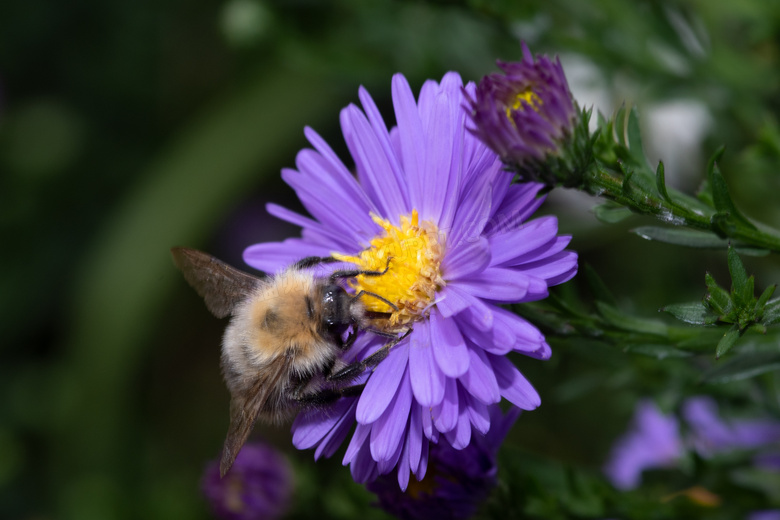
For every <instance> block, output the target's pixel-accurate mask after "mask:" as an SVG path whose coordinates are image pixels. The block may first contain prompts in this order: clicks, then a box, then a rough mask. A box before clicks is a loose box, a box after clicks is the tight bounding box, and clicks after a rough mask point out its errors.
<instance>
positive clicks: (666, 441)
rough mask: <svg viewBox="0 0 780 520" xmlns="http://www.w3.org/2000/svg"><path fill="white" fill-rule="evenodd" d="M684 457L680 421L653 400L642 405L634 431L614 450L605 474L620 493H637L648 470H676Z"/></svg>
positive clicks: (641, 403)
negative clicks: (633, 491)
mask: <svg viewBox="0 0 780 520" xmlns="http://www.w3.org/2000/svg"><path fill="white" fill-rule="evenodd" d="M683 454H684V449H683V444H682V440H681V439H680V428H679V424H678V423H677V419H675V418H674V417H671V416H666V415H664V414H662V413H661V411H660V410H659V409H658V407H657V406H656V405H655V404H654V403H653V402H652V401H650V400H643V401H641V402H640V403H639V405H638V406H637V408H636V412H635V413H634V419H633V423H632V427H631V429H630V430H629V432H628V433H626V434H625V435H624V436H623V437H621V438H620V439H619V440H618V441H617V442H616V443H615V445H614V447H613V448H612V453H611V454H610V457H609V461H608V462H607V464H606V466H605V468H604V472H605V473H606V474H607V477H608V478H609V479H610V481H612V484H613V485H614V486H615V487H616V488H618V489H624V490H627V489H633V488H635V487H637V486H638V485H639V483H640V482H641V480H642V472H643V471H644V470H646V469H659V468H672V467H675V466H676V465H677V461H678V459H679V458H680V457H682V455H683Z"/></svg>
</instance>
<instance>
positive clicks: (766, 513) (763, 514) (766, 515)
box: [747, 509, 780, 520]
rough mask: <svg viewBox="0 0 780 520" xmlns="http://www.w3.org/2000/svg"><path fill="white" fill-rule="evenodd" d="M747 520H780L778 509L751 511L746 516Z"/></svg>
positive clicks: (779, 510)
mask: <svg viewBox="0 0 780 520" xmlns="http://www.w3.org/2000/svg"><path fill="white" fill-rule="evenodd" d="M747 520H780V509H765V510H763V511H753V512H752V513H750V514H749V515H748V517H747Z"/></svg>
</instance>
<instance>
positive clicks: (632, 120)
mask: <svg viewBox="0 0 780 520" xmlns="http://www.w3.org/2000/svg"><path fill="white" fill-rule="evenodd" d="M626 131H627V134H626V138H627V139H628V151H629V152H630V153H631V158H632V160H633V161H634V164H635V165H636V166H637V167H638V168H639V169H640V171H642V172H644V170H646V169H647V160H646V159H645V152H644V148H643V147H642V132H641V130H640V128H639V111H638V110H637V108H636V106H633V107H631V110H630V111H629V113H628V126H627V128H626Z"/></svg>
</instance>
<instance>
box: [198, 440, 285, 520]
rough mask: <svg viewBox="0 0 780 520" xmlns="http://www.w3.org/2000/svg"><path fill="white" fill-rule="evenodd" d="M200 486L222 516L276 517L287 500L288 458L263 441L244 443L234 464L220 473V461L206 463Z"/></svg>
mask: <svg viewBox="0 0 780 520" xmlns="http://www.w3.org/2000/svg"><path fill="white" fill-rule="evenodd" d="M201 489H202V491H203V494H204V495H205V497H206V499H207V500H208V502H209V504H210V505H211V509H212V511H214V515H215V516H216V517H217V518H220V519H222V520H261V519H264V520H265V519H268V520H272V519H274V518H279V517H280V516H282V515H283V514H284V513H285V512H286V510H287V508H288V506H289V502H290V497H291V495H292V492H293V476H292V469H291V468H290V465H289V463H288V462H287V459H286V458H285V457H284V455H282V454H281V453H279V452H278V451H277V450H275V449H273V448H272V447H270V446H267V445H265V444H259V443H255V444H246V445H245V446H244V447H243V448H242V450H241V452H240V453H239V454H238V457H236V461H235V463H234V464H233V468H232V469H231V470H230V472H228V474H227V475H225V478H220V477H219V462H218V461H213V462H211V463H209V465H208V467H207V468H206V471H205V472H204V474H203V480H202V481H201Z"/></svg>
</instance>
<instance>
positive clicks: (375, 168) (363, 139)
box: [337, 105, 409, 215]
mask: <svg viewBox="0 0 780 520" xmlns="http://www.w3.org/2000/svg"><path fill="white" fill-rule="evenodd" d="M341 128H342V130H343V133H344V138H345V139H346V142H347V146H348V147H349V151H350V153H351V154H352V157H353V158H354V159H355V165H356V167H357V169H358V170H359V171H360V172H361V179H363V180H364V181H365V182H366V183H368V184H370V185H371V187H372V190H371V191H372V193H373V194H374V196H375V197H376V198H377V200H376V202H377V206H378V207H379V210H380V212H381V214H383V215H402V214H405V213H407V212H408V211H409V202H408V201H407V199H406V193H405V191H406V190H405V189H404V188H403V186H402V185H403V182H404V179H402V178H400V177H399V176H398V172H397V171H396V170H395V169H394V168H393V166H397V165H394V164H393V163H394V162H395V157H392V158H389V157H388V156H387V155H386V154H385V150H384V149H383V148H382V144H381V143H380V142H379V139H377V136H376V134H375V133H374V131H373V129H372V128H371V125H370V124H369V122H368V120H367V119H366V116H365V115H364V114H363V112H361V111H360V109H359V108H358V107H356V106H355V105H349V106H348V107H347V108H345V109H344V110H342V111H341ZM337 207H341V206H337Z"/></svg>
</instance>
